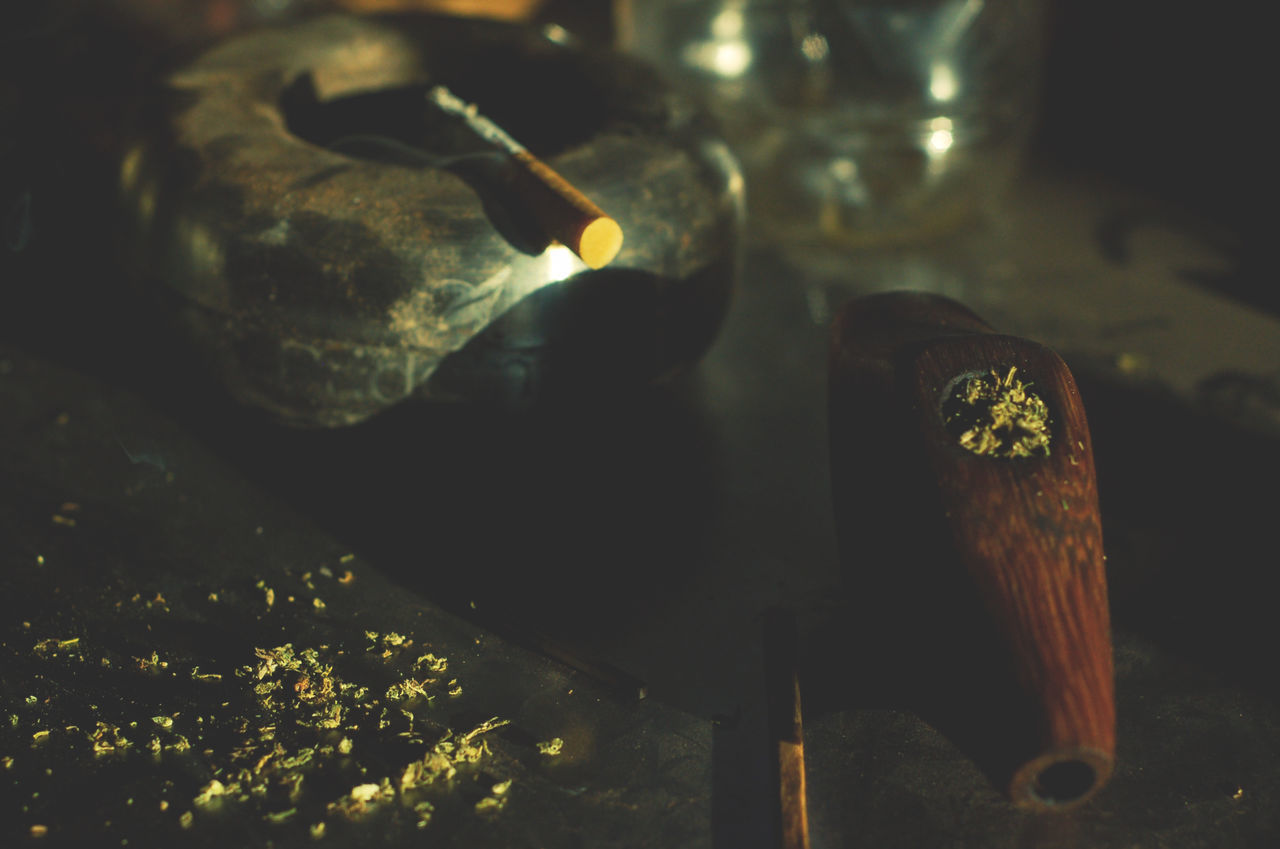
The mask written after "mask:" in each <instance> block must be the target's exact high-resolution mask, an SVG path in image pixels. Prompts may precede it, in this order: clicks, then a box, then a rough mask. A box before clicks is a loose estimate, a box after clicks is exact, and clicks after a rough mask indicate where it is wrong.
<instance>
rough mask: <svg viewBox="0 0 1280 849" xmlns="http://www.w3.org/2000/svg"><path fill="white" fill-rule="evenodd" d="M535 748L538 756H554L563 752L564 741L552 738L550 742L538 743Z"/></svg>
mask: <svg viewBox="0 0 1280 849" xmlns="http://www.w3.org/2000/svg"><path fill="white" fill-rule="evenodd" d="M537 746H538V752H539V754H543V755H552V756H555V755H558V754H560V752H562V751H564V740H561V739H560V738H559V737H552V738H551V739H550V740H546V741H544V742H541V743H538V744H537Z"/></svg>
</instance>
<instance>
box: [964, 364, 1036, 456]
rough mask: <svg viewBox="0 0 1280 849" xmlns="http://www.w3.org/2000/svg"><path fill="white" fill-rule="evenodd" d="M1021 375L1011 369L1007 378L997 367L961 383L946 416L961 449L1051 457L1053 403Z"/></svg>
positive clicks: (1014, 367) (985, 452)
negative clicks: (1050, 430)
mask: <svg viewBox="0 0 1280 849" xmlns="http://www.w3.org/2000/svg"><path fill="white" fill-rule="evenodd" d="M1017 374H1018V369H1017V367H1016V366H1012V367H1010V368H1009V370H1008V372H1007V373H1005V375H1004V377H1001V376H1000V372H998V371H996V370H994V369H993V370H991V371H990V372H988V373H985V374H975V375H969V376H967V377H964V378H962V379H960V380H959V381H957V382H956V384H955V388H954V389H953V390H952V392H951V394H950V396H949V397H948V398H947V399H946V400H945V401H944V402H943V405H942V417H943V421H944V422H945V424H946V427H947V431H948V432H949V433H950V434H951V435H952V436H954V437H955V438H956V440H957V441H958V442H959V443H960V445H961V447H963V448H965V449H967V450H969V451H972V452H973V453H974V454H977V455H979V456H983V457H999V458H1016V457H1047V456H1049V426H1050V424H1051V421H1050V419H1049V408H1048V405H1046V404H1045V402H1044V400H1043V399H1041V398H1040V396H1039V395H1037V394H1036V393H1034V392H1032V391H1031V387H1032V384H1030V383H1023V381H1022V380H1020V379H1019V378H1018V377H1017Z"/></svg>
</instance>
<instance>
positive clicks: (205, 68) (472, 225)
mask: <svg viewBox="0 0 1280 849" xmlns="http://www.w3.org/2000/svg"><path fill="white" fill-rule="evenodd" d="M434 85H445V86H447V87H448V88H449V89H450V90H451V91H453V92H454V93H456V94H457V95H458V96H459V97H461V98H463V99H464V100H466V101H468V102H471V103H475V104H477V106H478V107H479V109H481V110H482V111H483V112H484V113H485V114H486V115H487V116H488V117H490V118H492V119H493V120H495V121H496V122H497V123H498V124H499V125H500V126H502V127H503V129H504V130H505V131H507V132H509V133H510V134H511V135H512V136H514V137H515V138H516V139H518V140H519V141H520V143H521V144H522V145H524V146H526V147H528V148H529V149H530V151H532V153H533V154H535V155H536V156H538V157H539V158H540V159H542V160H544V161H545V162H546V163H547V164H548V165H549V166H551V167H552V168H554V169H555V171H556V172H558V173H559V174H561V175H563V176H564V177H565V178H566V179H568V180H569V181H570V182H571V183H572V184H573V185H574V186H575V187H577V189H579V190H581V192H582V193H583V194H585V195H586V196H588V197H589V198H590V199H591V200H592V201H594V202H595V203H597V204H599V206H600V207H602V208H604V209H607V210H609V212H610V214H611V215H612V216H613V217H614V218H616V219H617V221H618V224H619V225H621V228H622V231H623V232H625V233H626V243H625V244H624V246H623V247H622V250H621V253H620V254H619V255H618V256H617V258H616V259H615V260H614V261H613V262H612V263H611V264H610V265H609V267H607V268H603V269H599V270H590V269H587V268H586V266H585V265H584V264H583V263H582V262H581V261H579V260H578V259H577V258H576V257H575V256H574V255H573V254H572V253H571V252H570V251H568V250H567V249H565V248H564V247H563V246H560V245H556V244H549V243H548V239H547V237H546V235H545V231H544V230H543V229H541V228H540V227H538V226H537V224H538V222H536V221H534V220H531V210H529V209H528V208H527V207H526V206H523V205H522V204H521V203H520V202H519V199H518V197H517V196H516V195H517V193H516V192H514V191H513V189H512V187H513V185H514V182H513V181H514V180H515V177H514V176H513V170H512V169H513V164H512V163H511V161H510V158H509V157H507V156H503V155H499V154H496V153H495V152H494V151H493V150H492V149H491V148H485V147H484V146H483V145H480V146H477V144H476V143H477V141H481V140H478V139H477V138H475V137H474V133H472V134H471V137H468V135H467V134H466V133H460V132H459V130H458V127H456V126H453V124H456V123H457V122H456V121H450V120H449V116H447V115H444V114H443V113H442V112H441V111H440V110H438V109H432V108H431V107H430V105H429V104H428V103H427V100H426V96H425V95H426V92H427V91H428V89H430V88H431V87H432V86H434ZM162 95H163V96H162V97H160V98H159V99H158V106H157V108H156V110H154V114H153V115H151V116H150V119H149V122H147V123H145V125H144V131H143V132H142V133H141V135H140V138H139V141H138V143H137V144H136V145H135V146H133V147H131V148H130V149H129V150H128V151H127V152H126V153H125V154H124V156H123V157H122V160H121V167H120V185H121V190H122V196H123V198H124V203H125V206H126V210H127V213H128V216H129V218H130V221H131V224H132V228H131V229H132V237H131V239H130V244H129V251H130V253H131V260H132V262H131V265H132V267H133V268H134V269H135V270H136V272H137V275H138V276H139V277H140V278H141V279H142V280H143V281H144V282H145V283H146V285H147V286H148V288H150V289H152V290H153V291H155V292H158V293H160V294H161V296H162V299H164V300H166V301H167V305H168V306H169V307H170V308H171V309H172V310H173V312H174V313H175V314H176V315H177V316H178V319H179V321H180V323H181V326H182V327H183V328H185V331H186V333H187V334H188V335H189V337H190V338H191V340H192V341H193V342H194V344H195V346H196V347H197V348H198V349H199V350H200V351H201V352H202V353H203V354H204V355H205V358H206V359H207V360H208V362H209V364H210V365H211V367H212V369H213V371H214V372H215V373H216V374H217V375H218V377H219V378H220V379H221V381H222V382H223V383H225V385H226V386H227V387H228V388H229V389H230V391H231V393H232V394H233V395H234V396H235V397H237V398H238V399H239V400H241V401H243V402H247V403H249V404H251V405H255V406H258V407H261V408H264V409H265V410H267V411H268V412H269V413H271V414H272V415H273V416H275V417H277V418H279V419H281V420H284V421H286V422H290V423H294V424H301V425H321V426H332V425H344V424H350V423H354V422H357V421H360V420H362V419H364V418H367V417H368V416H371V415H373V414H375V413H377V412H379V411H380V410H383V409H385V408H387V407H389V406H392V405H394V404H397V403H399V402H401V401H403V400H405V399H407V398H410V397H426V398H431V399H446V400H466V401H481V402H494V403H499V404H503V405H509V404H515V405H526V404H530V403H536V402H538V401H540V400H543V399H546V398H549V397H556V396H565V395H575V394H580V393H599V392H604V391H608V389H609V388H610V387H612V386H628V385H634V384H636V383H640V382H644V381H649V380H652V379H655V378H658V377H660V376H663V375H665V374H668V373H670V372H672V371H675V370H678V369H680V368H681V367H683V366H686V365H688V364H689V363H691V362H693V361H694V360H696V359H697V358H698V357H699V356H701V354H702V353H703V352H704V351H705V350H706V348H707V347H708V346H709V345H710V343H711V341H712V340H713V338H714V336H715V334H716V332H717V330H718V328H719V325H720V322H721V320H722V318H723V316H724V314H725V311H726V309H727V306H728V302H729V298H730V293H731V290H732V286H733V280H734V278H735V275H736V271H737V254H738V239H739V231H740V227H741V219H742V206H741V204H742V180H741V178H740V176H739V173H738V170H737V164H736V161H735V159H734V158H733V156H732V155H731V154H730V153H729V151H728V148H727V147H726V146H725V145H724V144H723V142H721V141H720V140H719V138H718V137H717V136H716V134H715V133H714V131H713V129H712V127H711V125H710V124H709V122H708V119H707V118H706V117H705V116H704V115H703V114H702V113H700V112H699V111H698V110H697V109H695V108H694V106H693V105H692V103H691V102H690V101H688V100H686V99H685V98H683V97H681V96H679V95H677V94H674V93H672V92H671V91H670V90H668V89H667V88H666V87H664V86H663V84H662V83H661V82H660V80H659V79H658V77H657V76H656V75H655V74H654V73H653V72H651V71H650V70H648V69H647V68H646V67H644V66H642V65H640V64H639V63H637V62H635V61H634V60H629V59H626V58H624V57H619V56H617V55H615V54H612V53H609V52H604V51H592V50H587V49H581V48H577V47H567V46H564V45H561V44H557V43H554V42H552V41H550V40H548V39H546V38H545V37H543V36H542V35H540V34H539V33H537V32H536V31H533V30H530V29H526V28H521V27H517V26H512V25H507V24H500V23H497V22H491V21H475V20H465V19H460V18H448V17H437V16H427V15H404V16H389V17H367V18H366V17H355V16H341V15H335V16H325V17H320V18H315V19H311V20H308V21H304V22H300V23H296V24H293V25H290V26H285V27H279V28H273V29H263V30H260V31H256V32H253V33H249V34H246V35H244V36H240V37H238V38H235V39H232V40H230V41H227V42H224V43H222V44H220V45H218V46H216V47H215V48H214V49H212V50H210V51H208V52H207V53H205V54H204V55H202V56H201V57H199V58H197V59H196V60H195V61H193V62H191V63H190V64H188V65H186V66H185V67H183V68H181V69H180V70H178V71H176V72H175V73H173V74H172V75H170V76H169V77H168V78H167V80H165V84H164V86H163V87H162Z"/></svg>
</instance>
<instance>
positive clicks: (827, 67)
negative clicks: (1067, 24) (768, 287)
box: [615, 0, 1043, 244]
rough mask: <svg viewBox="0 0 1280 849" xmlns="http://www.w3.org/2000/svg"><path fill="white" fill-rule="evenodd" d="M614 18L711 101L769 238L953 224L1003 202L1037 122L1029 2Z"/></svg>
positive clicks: (810, 6) (635, 0) (776, 0)
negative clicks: (1001, 199)
mask: <svg viewBox="0 0 1280 849" xmlns="http://www.w3.org/2000/svg"><path fill="white" fill-rule="evenodd" d="M615 20H616V22H617V24H618V28H619V31H618V37H619V43H620V46H622V47H623V48H624V49H627V50H629V51H631V52H633V53H635V54H637V55H639V56H641V57H643V58H645V59H647V60H649V61H651V62H653V63H655V64H656V65H658V66H659V67H660V68H661V69H662V70H663V71H664V72H666V73H667V74H668V75H670V76H671V77H673V78H675V79H676V80H677V81H678V82H679V83H680V84H682V85H684V86H688V87H691V88H694V89H696V90H698V91H700V92H701V93H702V94H703V95H704V96H705V97H706V98H707V99H708V102H709V105H710V106H711V108H712V110H713V111H714V112H715V113H716V115H717V116H718V117H719V119H720V120H721V122H722V123H723V125H724V129H725V134H726V136H727V137H728V138H729V140H730V142H731V143H732V144H733V145H734V147H735V150H736V152H737V153H738V156H739V158H740V159H741V161H742V164H743V168H744V171H745V173H746V176H747V180H748V182H747V199H748V207H749V209H750V216H751V219H752V222H753V224H754V225H755V229H756V230H757V231H760V232H761V233H762V234H764V235H771V236H777V237H780V238H783V239H790V240H797V239H799V240H802V241H803V240H805V239H806V238H808V237H814V236H816V237H820V238H822V239H824V240H836V241H839V242H847V243H854V244H886V243H887V244H893V243H903V242H912V241H917V240H920V239H923V238H927V237H928V236H930V235H932V234H936V233H939V232H944V231H948V230H951V229H953V228H954V227H955V226H956V225H958V224H959V223H961V222H963V221H965V220H968V219H969V218H971V217H972V216H973V215H974V214H975V213H977V212H979V211H981V210H982V209H984V208H985V207H986V206H987V205H988V204H989V203H991V202H992V201H993V200H995V199H996V198H998V196H999V194H1000V192H1001V190H1002V189H1003V188H1004V187H1005V186H1006V185H1007V184H1008V182H1009V180H1010V178H1011V177H1012V176H1013V174H1014V173H1015V172H1016V170H1017V166H1018V164H1019V158H1020V154H1021V152H1022V149H1023V148H1024V146H1025V142H1026V139H1027V136H1028V134H1029V131H1030V128H1031V123H1032V120H1033V117H1034V107H1035V101H1036V95H1037V88H1038V76H1039V68H1040V56H1041V52H1042V30H1043V8H1042V2H1040V0H619V3H618V5H617V6H616V8H615Z"/></svg>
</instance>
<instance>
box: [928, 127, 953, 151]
mask: <svg viewBox="0 0 1280 849" xmlns="http://www.w3.org/2000/svg"><path fill="white" fill-rule="evenodd" d="M954 142H955V137H954V136H953V135H952V133H951V119H950V118H934V119H933V120H932V121H930V122H929V138H928V141H926V142H925V146H924V149H925V152H926V153H928V154H929V155H930V156H941V155H942V154H944V153H946V152H947V151H948V150H950V149H951V145H952V144H953V143H954Z"/></svg>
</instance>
